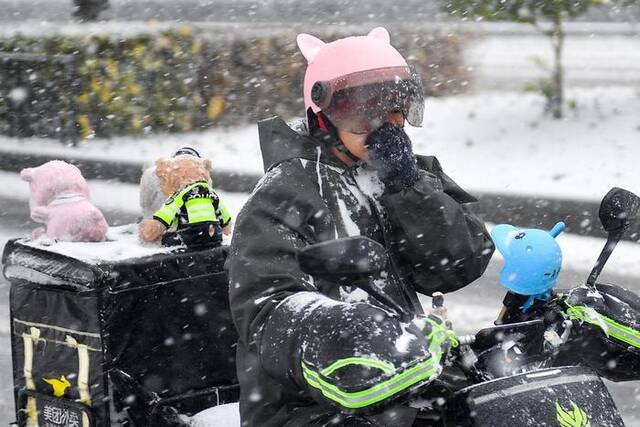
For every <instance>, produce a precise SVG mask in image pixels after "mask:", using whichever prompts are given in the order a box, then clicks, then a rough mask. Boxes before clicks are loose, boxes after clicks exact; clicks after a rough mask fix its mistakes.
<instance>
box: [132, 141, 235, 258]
mask: <svg viewBox="0 0 640 427" xmlns="http://www.w3.org/2000/svg"><path fill="white" fill-rule="evenodd" d="M155 167H156V172H155V175H156V176H157V178H158V183H159V185H160V191H161V192H162V194H163V195H164V197H166V198H167V199H166V201H165V203H164V205H163V206H162V207H161V208H160V209H158V210H157V211H156V212H155V213H154V214H153V219H144V220H142V222H141V223H140V225H139V234H140V238H141V239H142V240H143V241H145V242H157V241H159V240H161V241H162V244H163V245H165V246H175V245H185V246H187V247H190V248H201V247H208V246H215V245H218V244H220V242H221V241H222V233H223V232H224V233H225V234H229V233H230V231H231V230H230V223H231V215H230V213H229V210H228V209H227V207H226V206H225V205H224V204H223V203H222V201H221V200H220V197H219V196H218V195H217V194H216V192H215V191H213V188H212V186H211V176H210V174H209V172H210V170H211V161H210V160H208V159H202V158H200V156H199V154H198V153H197V152H195V150H193V153H191V152H189V153H186V154H179V155H176V156H175V157H174V158H171V159H165V158H162V159H158V160H157V161H156V165H155ZM223 230H224V231H223Z"/></svg>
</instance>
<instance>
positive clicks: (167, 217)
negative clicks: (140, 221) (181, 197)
mask: <svg viewBox="0 0 640 427" xmlns="http://www.w3.org/2000/svg"><path fill="white" fill-rule="evenodd" d="M177 214H178V212H177V211H176V210H175V209H174V208H173V206H171V205H164V206H162V207H161V208H160V209H158V210H157V211H156V212H155V213H154V214H153V216H154V217H158V218H160V219H161V220H162V221H164V222H165V223H166V224H167V225H169V224H171V223H172V222H173V219H174V218H175V217H176V215H177Z"/></svg>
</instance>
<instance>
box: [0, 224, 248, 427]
mask: <svg viewBox="0 0 640 427" xmlns="http://www.w3.org/2000/svg"><path fill="white" fill-rule="evenodd" d="M110 234H112V236H110V238H111V240H110V241H107V242H100V243H86V242H85V243H71V242H57V243H53V244H51V245H49V246H46V245H43V244H42V243H37V242H35V241H30V240H27V239H23V240H11V241H9V243H8V244H7V245H6V247H5V250H4V255H3V260H2V261H3V264H4V274H5V277H6V278H7V279H8V280H9V281H10V283H11V297H10V300H11V302H10V304H11V332H12V333H11V345H12V354H13V378H14V391H15V401H16V416H17V418H18V422H19V424H20V425H36V423H38V424H39V425H41V426H43V425H51V426H53V425H61V426H75V425H77V426H87V425H100V426H102V425H110V424H112V423H118V422H122V421H124V420H129V421H130V422H133V424H134V425H153V424H156V423H154V422H153V419H154V416H158V414H159V413H161V412H163V411H164V412H166V408H167V406H164V405H170V406H171V407H173V408H176V409H178V410H179V411H180V412H181V413H185V414H192V413H194V412H197V411H200V410H202V409H203V408H206V407H210V406H213V405H216V404H220V403H225V402H229V401H234V400H237V394H238V387H237V380H236V375H235V342H236V340H237V335H236V332H235V328H234V327H233V324H232V322H231V319H230V313H229V306H228V281H227V275H226V273H225V272H224V270H223V264H224V261H225V258H226V247H224V246H218V247H217V248H214V249H209V250H201V251H187V252H185V251H180V250H175V249H174V250H173V251H171V250H170V249H168V248H159V247H153V248H150V247H144V246H141V245H139V244H138V243H137V242H136V240H135V239H136V237H135V232H134V230H133V229H131V228H127V227H121V228H115V229H112V232H111V233H110ZM163 408H164V409H163Z"/></svg>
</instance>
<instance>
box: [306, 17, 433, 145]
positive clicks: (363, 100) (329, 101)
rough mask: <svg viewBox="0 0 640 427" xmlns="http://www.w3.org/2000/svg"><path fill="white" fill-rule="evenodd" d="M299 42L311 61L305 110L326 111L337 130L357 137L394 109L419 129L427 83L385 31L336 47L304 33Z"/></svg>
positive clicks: (350, 39) (339, 42) (338, 42)
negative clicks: (415, 71) (395, 46)
mask: <svg viewBox="0 0 640 427" xmlns="http://www.w3.org/2000/svg"><path fill="white" fill-rule="evenodd" d="M297 42H298V47H299V48H300V51H301V52H302V54H303V55H304V57H305V58H306V60H307V63H308V65H307V70H306V73H305V77H304V89H303V92H304V105H305V111H308V110H309V109H311V111H312V112H313V113H315V114H318V112H320V111H322V112H323V113H325V115H326V116H327V117H328V118H329V119H330V120H331V121H332V122H333V124H334V125H336V126H337V127H338V128H341V129H345V130H350V131H355V133H362V132H365V131H366V130H367V128H369V125H368V122H370V121H372V120H374V119H377V118H379V116H380V115H381V114H384V113H386V112H388V111H392V110H398V111H402V112H403V113H404V114H405V118H407V120H408V121H409V123H411V124H412V125H414V126H420V124H421V122H422V112H423V109H424V99H423V91H422V83H421V82H420V78H419V76H417V74H415V73H414V72H413V71H412V70H411V69H410V67H409V65H408V64H407V61H406V60H405V59H404V58H403V57H402V55H401V54H400V53H399V52H398V51H397V50H396V49H395V48H394V47H393V46H391V44H390V38H389V33H388V32H387V30H386V29H384V28H382V27H378V28H374V29H373V30H371V32H369V34H367V35H366V36H357V37H346V38H343V39H338V40H335V41H333V42H331V43H325V42H323V41H322V40H320V39H318V38H317V37H314V36H311V35H309V34H299V35H298V37H297ZM347 101H348V102H347ZM363 112H364V113H365V114H364V116H365V117H363ZM356 115H357V116H360V119H359V120H358V119H355V118H354V116H356ZM354 120H355V121H354Z"/></svg>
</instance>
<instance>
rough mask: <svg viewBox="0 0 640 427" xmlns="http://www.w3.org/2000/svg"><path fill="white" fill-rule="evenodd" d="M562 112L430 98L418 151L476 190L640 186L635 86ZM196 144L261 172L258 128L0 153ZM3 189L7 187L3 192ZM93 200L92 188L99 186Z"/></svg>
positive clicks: (142, 150)
mask: <svg viewBox="0 0 640 427" xmlns="http://www.w3.org/2000/svg"><path fill="white" fill-rule="evenodd" d="M567 99H568V100H570V101H571V102H572V103H574V104H575V105H576V107H575V109H567V114H566V118H565V119H563V120H559V121H557V120H553V119H551V118H549V117H548V116H545V115H544V114H543V113H542V110H543V105H544V99H543V98H542V97H541V96H540V95H537V94H534V93H523V92H480V93H477V94H473V95H464V96H456V97H446V98H437V99H428V100H427V108H426V113H425V123H424V126H423V127H422V128H408V133H409V135H410V136H411V138H412V140H413V142H414V145H415V152H416V153H418V154H434V155H436V156H437V157H438V158H439V159H440V161H441V163H442V164H443V166H444V168H445V171H446V172H447V173H448V174H449V175H451V176H453V177H455V179H456V181H457V182H458V183H459V184H460V185H462V186H463V187H464V188H466V189H468V190H471V191H474V192H490V193H501V194H518V195H535V196H546V197H555V198H560V199H570V200H584V201H599V200H600V198H601V197H602V196H603V195H604V194H605V193H606V192H607V191H608V190H609V189H610V188H611V187H613V186H621V187H625V188H628V189H629V190H631V191H635V192H640V168H638V160H639V159H640V115H639V114H638V112H639V111H640V87H639V88H637V89H634V88H633V87H608V88H605V87H602V88H590V89H585V88H580V89H571V90H569V91H568V92H567ZM184 145H192V146H195V147H197V148H199V149H200V150H201V151H202V154H203V155H205V156H207V157H209V158H211V159H212V161H213V166H214V168H217V169H218V170H221V171H229V172H240V173H252V174H257V175H259V174H262V161H261V157H260V147H259V144H258V131H257V127H256V126H255V125H251V126H243V127H239V128H232V129H225V130H221V129H214V130H208V131H205V132H201V133H189V134H176V135H149V136H147V137H143V138H130V137H127V138H114V139H111V140H89V141H84V142H82V143H81V144H80V146H79V147H70V146H65V145H62V144H60V143H58V142H54V141H48V140H47V141H43V140H40V139H25V140H22V141H17V140H15V139H11V138H6V137H2V138H0V155H1V153H2V151H13V152H15V151H22V152H26V153H40V154H52V155H60V156H69V157H74V158H98V159H108V160H116V161H120V162H135V163H150V162H152V161H153V159H155V158H157V157H159V156H168V155H170V154H171V152H172V151H173V150H175V149H176V148H178V147H180V146H184ZM2 191H10V190H7V189H6V188H5V189H0V192H2ZM95 194H96V196H98V192H95Z"/></svg>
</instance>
